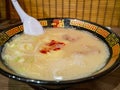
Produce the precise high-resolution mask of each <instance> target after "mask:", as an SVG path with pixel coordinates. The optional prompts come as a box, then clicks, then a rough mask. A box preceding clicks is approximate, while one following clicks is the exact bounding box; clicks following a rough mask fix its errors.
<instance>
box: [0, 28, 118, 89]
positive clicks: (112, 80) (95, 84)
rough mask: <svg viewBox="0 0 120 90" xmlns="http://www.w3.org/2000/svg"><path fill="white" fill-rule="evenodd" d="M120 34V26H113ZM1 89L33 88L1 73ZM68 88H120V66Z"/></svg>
mask: <svg viewBox="0 0 120 90" xmlns="http://www.w3.org/2000/svg"><path fill="white" fill-rule="evenodd" d="M113 31H114V32H116V33H118V34H119V35H120V28H113ZM0 90H33V89H32V88H31V87H30V86H28V85H27V84H25V83H22V82H19V81H15V80H12V79H9V78H7V77H5V76H3V75H1V74H0ZM67 90H120V67H119V68H117V69H116V70H114V71H113V72H111V73H109V74H107V75H105V76H103V77H101V78H99V79H96V80H93V81H90V82H86V83H82V84H79V85H76V86H74V87H71V88H69V89H67Z"/></svg>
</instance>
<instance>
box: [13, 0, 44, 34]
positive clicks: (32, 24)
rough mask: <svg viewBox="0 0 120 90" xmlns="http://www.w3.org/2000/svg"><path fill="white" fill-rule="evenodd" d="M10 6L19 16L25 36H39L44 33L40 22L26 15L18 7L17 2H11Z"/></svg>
mask: <svg viewBox="0 0 120 90" xmlns="http://www.w3.org/2000/svg"><path fill="white" fill-rule="evenodd" d="M12 4H13V6H14V7H15V9H16V11H17V13H18V14H19V16H20V18H21V21H22V22H23V27H24V33H25V34H28V35H40V34H43V33H44V31H43V27H42V26H41V24H40V22H39V21H38V20H37V19H35V18H33V17H31V16H29V15H27V14H26V13H25V12H24V11H23V9H22V8H21V7H20V5H19V3H18V1H17V0H12Z"/></svg>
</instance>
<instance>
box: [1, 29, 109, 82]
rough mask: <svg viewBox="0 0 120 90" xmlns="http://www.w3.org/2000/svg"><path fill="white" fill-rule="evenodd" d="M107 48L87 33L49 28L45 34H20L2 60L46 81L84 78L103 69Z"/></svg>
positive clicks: (107, 52)
mask: <svg viewBox="0 0 120 90" xmlns="http://www.w3.org/2000/svg"><path fill="white" fill-rule="evenodd" d="M108 57H109V50H108V47H107V45H106V44H105V43H104V42H102V41H101V40H100V39H98V38H97V37H96V36H94V35H92V34H91V33H89V32H87V31H78V30H74V29H64V28H46V29H45V34H43V35H40V36H29V35H25V34H21V35H16V36H15V37H13V38H12V40H11V41H10V42H8V43H6V44H5V47H4V48H3V52H2V58H3V59H4V60H5V63H6V65H8V66H9V67H10V68H11V69H12V70H14V71H15V72H16V73H18V74H19V75H22V76H25V77H29V78H34V79H42V80H71V79H77V78H83V77H87V76H89V75H91V74H92V73H94V72H96V71H97V70H99V69H101V68H102V67H103V66H104V65H105V63H106V61H107V58H108Z"/></svg>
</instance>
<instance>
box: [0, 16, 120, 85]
mask: <svg viewBox="0 0 120 90" xmlns="http://www.w3.org/2000/svg"><path fill="white" fill-rule="evenodd" d="M39 21H40V23H41V24H42V26H43V27H44V28H46V27H50V28H75V29H77V30H86V31H88V32H91V33H93V34H94V35H96V36H97V37H99V38H100V39H101V40H103V41H104V42H105V43H106V44H107V45H108V47H109V50H110V57H109V60H108V62H107V64H106V65H105V66H104V67H103V68H102V69H101V70H99V71H97V72H95V73H94V74H93V75H92V76H89V77H86V78H82V79H77V80H70V81H71V82H70V81H61V82H59V83H73V82H82V81H86V80H89V79H93V78H96V77H99V76H102V75H104V74H106V73H108V72H110V71H112V70H114V69H115V68H116V67H117V66H118V65H119V63H120V60H119V57H120V56H119V55H120V50H119V49H120V42H119V37H118V36H117V35H116V34H115V33H113V32H112V31H111V30H109V29H108V28H105V27H103V26H100V25H98V24H95V23H91V22H88V21H84V20H77V19H69V18H62V19H59V18H56V19H55V18H51V19H41V20H39ZM22 31H23V25H22V24H21V23H20V24H17V25H14V26H12V27H9V28H7V29H5V30H3V31H2V32H0V50H2V46H3V45H4V44H5V43H6V42H7V41H8V40H9V39H10V38H11V37H13V36H14V35H16V34H18V33H20V32H22ZM0 72H1V73H2V74H3V75H5V76H7V77H10V78H13V79H16V80H20V81H24V82H30V83H38V81H40V80H34V81H33V80H32V79H29V78H24V77H21V76H19V75H17V74H15V73H14V72H13V71H11V70H10V69H9V68H7V67H6V66H5V65H4V64H3V63H2V59H1V60H0ZM42 82H43V83H46V81H42ZM50 82H51V81H50ZM53 83H57V82H55V81H53Z"/></svg>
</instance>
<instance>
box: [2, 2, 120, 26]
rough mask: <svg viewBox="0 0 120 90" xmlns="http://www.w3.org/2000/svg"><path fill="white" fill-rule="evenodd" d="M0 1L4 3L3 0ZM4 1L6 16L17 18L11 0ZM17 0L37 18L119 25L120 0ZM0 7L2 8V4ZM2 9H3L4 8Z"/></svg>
mask: <svg viewBox="0 0 120 90" xmlns="http://www.w3.org/2000/svg"><path fill="white" fill-rule="evenodd" d="M0 1H1V2H2V3H4V1H5V0H0ZM6 1H7V3H6V4H7V5H6V7H7V9H6V10H7V18H8V17H9V18H12V19H13V18H19V17H18V15H17V13H16V11H15V10H14V8H13V6H12V5H11V2H10V1H11V0H6ZM18 1H19V3H20V5H21V6H22V8H23V9H24V10H25V11H26V12H27V13H28V14H29V15H31V16H33V17H35V18H38V19H40V18H56V17H57V18H59V17H64V18H66V17H68V18H77V19H83V20H88V21H92V22H96V23H98V24H101V25H105V26H115V27H120V0H18ZM1 7H2V8H3V5H2V4H1ZM2 11H4V9H3V10H2ZM3 13H4V12H3ZM8 14H9V15H8ZM2 16H4V15H2Z"/></svg>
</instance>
